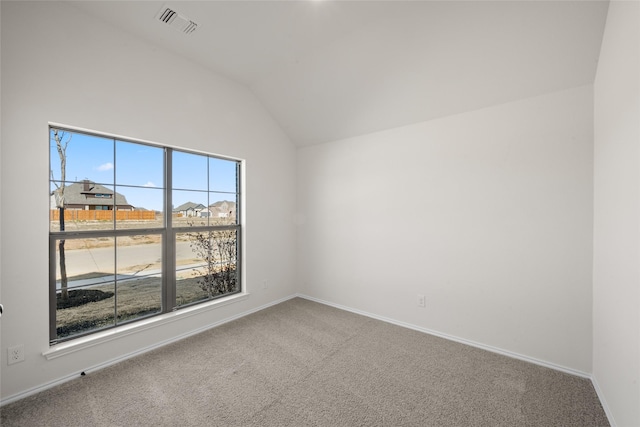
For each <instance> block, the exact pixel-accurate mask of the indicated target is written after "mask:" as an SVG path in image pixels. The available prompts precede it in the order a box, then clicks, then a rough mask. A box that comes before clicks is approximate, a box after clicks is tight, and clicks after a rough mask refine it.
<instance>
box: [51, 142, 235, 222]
mask: <svg viewBox="0 0 640 427" xmlns="http://www.w3.org/2000/svg"><path fill="white" fill-rule="evenodd" d="M69 138H70V139H69ZM67 140H68V141H69V143H68V145H67V150H66V158H67V165H66V182H67V185H68V184H69V183H71V182H78V181H82V180H84V179H89V180H90V181H93V182H96V183H98V184H102V185H104V186H106V187H108V188H110V189H114V184H115V190H116V191H117V192H118V193H120V194H123V195H124V196H125V197H126V198H127V201H128V202H129V204H131V205H133V206H135V207H142V208H146V209H153V210H159V211H160V210H162V205H163V188H162V187H163V183H164V177H163V170H164V166H163V156H164V150H163V149H162V148H158V147H153V146H149V145H144V144H137V143H132V142H126V141H121V140H114V139H109V138H103V137H97V136H93V135H85V134H81V133H75V132H73V133H72V132H68V131H67V132H65V138H64V139H63V143H64V142H66V141H67ZM49 146H50V169H51V171H52V175H53V176H52V177H51V176H50V178H52V179H53V180H54V181H60V179H61V169H60V157H59V155H58V151H57V149H56V143H55V140H54V138H53V132H51V135H50V141H49ZM173 188H174V191H173V193H172V194H173V196H172V197H173V205H174V207H177V206H179V205H181V204H183V203H186V202H194V203H202V204H203V205H205V206H206V205H207V204H211V203H213V202H216V201H219V200H235V195H234V194H228V193H234V192H235V188H236V162H234V161H229V160H223V159H218V158H214V157H207V156H203V155H200V154H192V153H186V152H181V151H174V152H173ZM53 189H55V185H54V184H51V190H53Z"/></svg>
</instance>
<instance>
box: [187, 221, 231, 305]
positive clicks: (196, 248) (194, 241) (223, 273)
mask: <svg viewBox="0 0 640 427" xmlns="http://www.w3.org/2000/svg"><path fill="white" fill-rule="evenodd" d="M190 225H192V224H190ZM189 240H190V243H189V246H190V247H191V250H192V251H193V252H194V253H195V254H196V255H197V256H198V258H200V259H202V260H203V261H205V262H206V267H205V273H204V274H202V273H201V272H199V271H197V269H196V272H195V273H194V275H196V276H198V283H199V284H200V287H201V288H202V290H203V291H205V292H207V294H208V295H209V297H215V296H218V295H224V294H227V293H229V292H234V291H236V290H237V289H238V288H237V286H238V283H237V282H238V281H237V277H238V275H237V272H236V262H237V246H236V241H237V239H236V230H232V229H230V230H212V231H206V232H196V233H189Z"/></svg>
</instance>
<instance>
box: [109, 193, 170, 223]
mask: <svg viewBox="0 0 640 427" xmlns="http://www.w3.org/2000/svg"><path fill="white" fill-rule="evenodd" d="M116 188H117V190H118V191H117V194H118V197H119V198H120V199H116V200H121V201H122V204H120V205H118V210H117V211H116V228H118V229H131V228H159V227H164V221H163V216H162V212H163V210H162V205H163V203H164V192H163V190H162V189H161V188H142V187H126V186H118V187H116ZM125 202H126V204H125Z"/></svg>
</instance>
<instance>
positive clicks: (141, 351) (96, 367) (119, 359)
mask: <svg viewBox="0 0 640 427" xmlns="http://www.w3.org/2000/svg"><path fill="white" fill-rule="evenodd" d="M296 296H297V295H295V294H294V295H289V296H286V297H284V298H281V299H278V300H275V301H271V302H269V303H267V304H264V305H261V306H259V307H256V308H253V309H251V310H247V311H244V312H242V313H239V314H236V315H234V316H230V317H227V318H225V319H222V320H219V321H217V322H213V323H210V324H208V325H206V326H203V327H200V328H198V329H195V330H193V331H189V332H187V333H184V334H181V335H178V336H175V337H173V338H170V339H168V340H164V341H160V342H158V343H155V344H153V345H150V346H148V347H144V348H141V349H139V350H136V351H134V352H131V353H127V354H124V355H122V356H118V357H116V358H114V359H111V360H108V361H106V362H103V363H100V364H98V365H94V366H91V367H89V368H85V369H83V370H81V371H77V372H74V373H72V374H70V375H66V376H64V377H62V378H58V379H56V380H53V381H50V382H48V383H45V384H41V385H39V386H36V387H32V388H30V389H28V390H25V391H23V392H20V393H17V394H14V395H12V396H9V397H7V398H6V399H2V400H0V407H2V406H4V405H7V404H9V403H12V402H16V401H18V400H20V399H24V398H25V397H28V396H31V395H34V394H36V393H39V392H41V391H45V390H47V389H50V388H52V387H55V386H58V385H60V384H64V383H66V382H67V381H71V380H73V379H76V378H78V377H79V376H80V375H81V373H82V372H93V371H97V370H100V369H103V368H106V367H108V366H111V365H115V364H116V363H119V362H122V361H124V360H127V359H130V358H132V357H135V356H139V355H141V354H144V353H147V352H149V351H151V350H155V349H157V348H160V347H163V346H165V345H167V344H171V343H174V342H177V341H180V340H183V339H185V338H188V337H190V336H193V335H196V334H199V333H201V332H204V331H207V330H209V329H212V328H215V327H217V326H220V325H223V324H225V323H228V322H231V321H233V320H236V319H239V318H241V317H245V316H248V315H249V314H253V313H256V312H258V311H261V310H264V309H265V308H269V307H271V306H274V305H277V304H280V303H282V302H285V301H288V300H290V299H292V298H295V297H296Z"/></svg>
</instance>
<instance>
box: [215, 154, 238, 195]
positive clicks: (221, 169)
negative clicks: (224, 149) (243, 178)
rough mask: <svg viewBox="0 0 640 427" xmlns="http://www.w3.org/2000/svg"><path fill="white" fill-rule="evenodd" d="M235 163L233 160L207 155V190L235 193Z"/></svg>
mask: <svg viewBox="0 0 640 427" xmlns="http://www.w3.org/2000/svg"><path fill="white" fill-rule="evenodd" d="M237 164H238V162H236V161H235V160H224V159H218V158H215V157H209V190H210V191H219V192H227V193H236V191H237V178H236V177H237V173H236V169H237Z"/></svg>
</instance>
